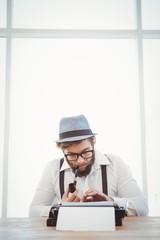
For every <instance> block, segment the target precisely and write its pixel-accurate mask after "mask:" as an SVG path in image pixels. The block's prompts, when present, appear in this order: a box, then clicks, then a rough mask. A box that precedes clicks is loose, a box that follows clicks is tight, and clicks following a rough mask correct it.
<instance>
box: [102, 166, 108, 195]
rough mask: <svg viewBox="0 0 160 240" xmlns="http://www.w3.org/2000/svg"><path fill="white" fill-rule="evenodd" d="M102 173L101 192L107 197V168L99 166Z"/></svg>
mask: <svg viewBox="0 0 160 240" xmlns="http://www.w3.org/2000/svg"><path fill="white" fill-rule="evenodd" d="M101 172H102V190H103V193H104V194H106V195H108V184H107V166H106V165H101Z"/></svg>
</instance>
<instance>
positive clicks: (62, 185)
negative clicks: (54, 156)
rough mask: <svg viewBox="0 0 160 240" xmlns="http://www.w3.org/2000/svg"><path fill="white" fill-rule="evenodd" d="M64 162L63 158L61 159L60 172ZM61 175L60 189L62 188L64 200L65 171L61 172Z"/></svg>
mask: <svg viewBox="0 0 160 240" xmlns="http://www.w3.org/2000/svg"><path fill="white" fill-rule="evenodd" d="M63 162H64V158H61V159H60V170H61V167H62V164H63ZM59 175H60V176H59V187H60V193H61V198H62V196H63V193H64V171H60V174H59Z"/></svg>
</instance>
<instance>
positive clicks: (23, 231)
mask: <svg viewBox="0 0 160 240" xmlns="http://www.w3.org/2000/svg"><path fill="white" fill-rule="evenodd" d="M0 239H1V240H3V239H8V240H10V239H12V240H21V239H23V240H24V239H27V240H29V239H34V240H35V239H43V240H44V239H45V240H48V239H56V240H57V239H60V240H72V239H73V240H75V239H83V240H91V239H92V240H104V239H105V240H106V239H108V240H110V239H112V240H115V239H119V240H120V239H123V240H124V239H132V240H133V239H134V240H135V239H136V240H143V239H151V240H153V239H160V217H126V218H125V219H124V221H123V226H120V227H116V231H113V232H96V231H95V232H73V231H56V229H55V227H47V226H46V218H1V219H0Z"/></svg>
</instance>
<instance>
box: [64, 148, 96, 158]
mask: <svg viewBox="0 0 160 240" xmlns="http://www.w3.org/2000/svg"><path fill="white" fill-rule="evenodd" d="M93 152H94V150H88V151H84V152H81V153H68V154H64V156H65V157H66V158H67V160H68V161H76V160H77V159H78V158H79V156H81V157H82V158H83V159H88V158H91V157H92V156H93Z"/></svg>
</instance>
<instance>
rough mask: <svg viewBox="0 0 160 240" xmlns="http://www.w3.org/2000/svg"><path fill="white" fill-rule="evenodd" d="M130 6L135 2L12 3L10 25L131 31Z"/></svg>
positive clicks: (32, 0) (50, 0) (29, 0)
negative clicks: (11, 20)
mask: <svg viewBox="0 0 160 240" xmlns="http://www.w3.org/2000/svg"><path fill="white" fill-rule="evenodd" d="M134 3H135V0H129V1H128V0H121V1H119V0H118V1H117V0H81V1H79V0H41V1H40V0H14V15H13V16H14V18H13V26H14V27H16V28H17V27H18V28H42V29H43V28H44V29H46V28H47V29H51V28H53V29H134V28H135V23H136V21H135V6H134ZM35 13H36V17H35ZM117 19H118V21H117Z"/></svg>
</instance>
